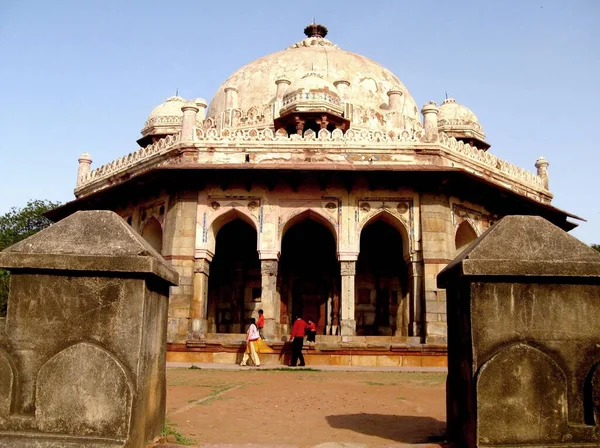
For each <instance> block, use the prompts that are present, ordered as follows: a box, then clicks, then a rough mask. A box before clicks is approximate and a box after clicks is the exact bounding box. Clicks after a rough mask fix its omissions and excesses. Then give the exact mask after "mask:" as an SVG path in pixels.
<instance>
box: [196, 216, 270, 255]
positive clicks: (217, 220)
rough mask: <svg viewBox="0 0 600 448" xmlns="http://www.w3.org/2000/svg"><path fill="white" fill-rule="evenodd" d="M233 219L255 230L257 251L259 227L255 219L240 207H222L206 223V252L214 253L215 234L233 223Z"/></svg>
mask: <svg viewBox="0 0 600 448" xmlns="http://www.w3.org/2000/svg"><path fill="white" fill-rule="evenodd" d="M234 219H241V220H242V221H244V222H246V223H247V224H249V225H250V226H251V227H252V228H253V229H254V230H256V236H257V238H256V249H257V250H258V247H259V244H260V239H259V235H260V233H259V231H258V228H259V225H258V222H257V220H256V218H255V217H254V216H253V215H252V214H251V213H250V212H249V211H248V210H246V209H245V208H242V207H223V208H221V209H220V210H218V211H217V212H216V213H214V214H213V215H212V216H211V217H210V221H209V222H207V223H206V229H205V231H206V241H207V244H208V250H209V251H210V252H212V253H213V254H214V253H215V246H216V242H217V234H218V233H219V230H221V228H222V227H223V226H224V225H225V224H227V223H229V222H231V221H233V220H234Z"/></svg>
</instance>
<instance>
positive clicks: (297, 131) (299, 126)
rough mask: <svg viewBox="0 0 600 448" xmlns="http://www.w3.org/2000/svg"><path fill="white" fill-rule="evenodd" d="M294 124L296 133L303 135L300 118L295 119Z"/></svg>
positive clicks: (302, 123) (302, 122)
mask: <svg viewBox="0 0 600 448" xmlns="http://www.w3.org/2000/svg"><path fill="white" fill-rule="evenodd" d="M294 120H295V122H296V133H297V134H299V135H302V134H303V133H304V120H301V119H300V117H295V119H294Z"/></svg>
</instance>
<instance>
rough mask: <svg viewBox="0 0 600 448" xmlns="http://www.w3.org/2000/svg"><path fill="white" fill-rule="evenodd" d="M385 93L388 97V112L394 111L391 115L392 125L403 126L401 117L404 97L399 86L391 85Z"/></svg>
mask: <svg viewBox="0 0 600 448" xmlns="http://www.w3.org/2000/svg"><path fill="white" fill-rule="evenodd" d="M387 95H388V98H389V101H388V109H389V110H390V112H394V115H393V117H392V121H393V125H394V127H395V128H403V127H404V119H403V117H402V109H403V108H404V97H403V94H402V90H401V89H400V88H399V87H393V88H392V89H390V90H389V91H388V93H387Z"/></svg>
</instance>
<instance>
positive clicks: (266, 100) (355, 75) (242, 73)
mask: <svg viewBox="0 0 600 448" xmlns="http://www.w3.org/2000/svg"><path fill="white" fill-rule="evenodd" d="M317 26H319V27H321V26H320V25H317ZM308 28H310V26H309V27H307V29H308ZM322 28H324V27H322ZM305 32H306V33H307V35H309V37H307V38H306V39H304V40H302V41H300V42H298V43H296V44H294V45H292V46H290V47H289V48H287V49H285V50H283V51H280V52H277V53H273V54H269V55H267V56H264V57H262V58H260V59H257V60H255V61H253V62H251V63H249V64H247V65H245V66H243V67H242V68H240V69H239V70H237V71H236V72H235V73H233V74H232V75H231V76H230V77H229V78H228V79H227V80H226V81H225V82H224V83H223V84H222V85H221V87H219V89H218V90H217V92H216V94H215V96H214V98H213V99H212V101H211V103H210V106H209V109H208V113H207V116H208V117H219V116H220V115H221V114H222V113H223V112H224V111H225V110H226V109H227V107H228V105H227V102H226V89H228V88H233V89H234V90H235V91H236V92H237V99H236V102H237V104H236V105H235V106H234V107H235V108H239V109H241V110H242V111H247V110H248V109H250V108H252V107H255V108H257V109H258V110H266V109H267V108H266V107H265V106H267V105H273V104H274V103H275V101H276V94H277V85H276V82H275V81H276V80H278V79H281V78H285V79H287V80H288V81H289V82H291V85H292V86H294V85H295V84H297V83H298V82H300V81H301V79H302V78H303V77H305V76H306V74H307V73H316V74H318V75H320V76H322V77H323V78H324V79H325V80H326V81H327V82H329V83H331V84H333V85H337V86H338V88H337V89H338V93H339V94H340V97H342V99H343V101H344V102H347V103H350V104H352V105H353V107H354V110H355V111H356V108H357V107H358V109H359V110H366V111H370V115H373V114H375V115H377V116H378V117H377V118H379V120H380V121H381V120H382V119H381V118H380V117H381V116H383V115H385V114H386V113H387V112H389V111H390V110H389V98H388V92H389V91H399V92H400V97H399V98H400V101H399V102H398V104H399V108H398V110H397V111H398V112H399V114H400V115H401V116H402V118H404V120H403V121H404V122H407V120H406V118H408V119H409V120H408V121H410V122H411V123H412V124H414V123H415V122H417V121H419V115H418V109H417V105H416V103H415V101H414V99H413V98H412V96H411V95H410V93H409V92H408V89H407V88H406V87H405V86H404V85H403V84H402V82H401V81H400V80H399V79H398V78H397V77H396V76H395V75H394V74H393V73H392V72H390V71H389V70H388V69H386V68H385V67H383V66H381V65H379V64H378V63H376V62H374V61H372V60H371V59H369V58H367V57H365V56H361V55H358V54H355V53H351V52H349V51H344V50H341V49H340V48H339V47H338V46H337V45H335V44H333V43H332V42H331V41H329V40H327V39H325V38H324V35H323V33H321V35H319V34H312V35H311V34H310V33H308V32H307V31H306V30H305ZM325 33H326V30H325ZM338 81H346V82H343V83H339V82H338ZM348 83H349V85H348ZM288 84H289V83H288ZM340 84H341V85H342V86H341V87H340ZM342 90H343V91H342ZM367 115H369V114H367ZM365 121H366V119H365Z"/></svg>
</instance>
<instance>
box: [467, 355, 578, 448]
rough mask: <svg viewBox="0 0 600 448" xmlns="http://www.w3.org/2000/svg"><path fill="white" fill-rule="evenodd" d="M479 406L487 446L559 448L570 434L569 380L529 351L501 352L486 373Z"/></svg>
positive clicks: (481, 374)
mask: <svg viewBox="0 0 600 448" xmlns="http://www.w3.org/2000/svg"><path fill="white" fill-rule="evenodd" d="M477 403H478V408H477V415H478V419H479V422H480V423H479V439H480V441H481V442H482V443H485V444H492V445H494V444H497V445H502V444H521V443H536V442H537V443H539V442H541V441H544V442H545V443H555V442H561V441H562V436H563V434H566V433H567V381H566V378H565V374H564V373H563V371H562V370H561V369H560V367H559V366H558V365H557V364H556V363H555V362H554V361H553V360H552V358H550V357H549V356H547V355H545V354H544V353H543V352H541V351H539V350H537V349H535V348H533V347H530V346H528V345H524V344H515V345H512V346H510V347H508V348H505V349H502V350H501V351H500V352H498V353H497V354H496V355H494V356H493V357H492V358H491V359H490V360H489V361H488V362H486V363H485V364H484V365H483V366H482V367H481V370H480V371H479V375H478V377H477Z"/></svg>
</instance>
